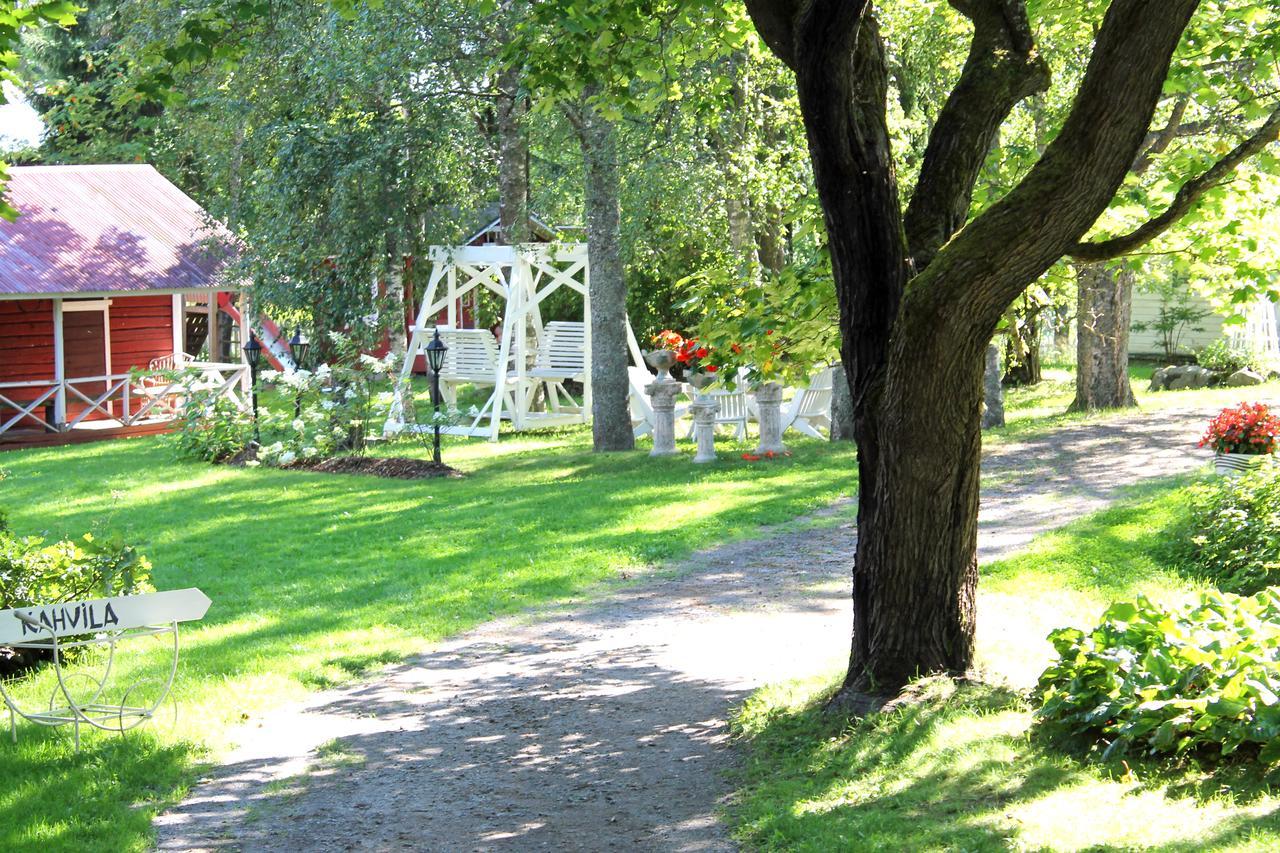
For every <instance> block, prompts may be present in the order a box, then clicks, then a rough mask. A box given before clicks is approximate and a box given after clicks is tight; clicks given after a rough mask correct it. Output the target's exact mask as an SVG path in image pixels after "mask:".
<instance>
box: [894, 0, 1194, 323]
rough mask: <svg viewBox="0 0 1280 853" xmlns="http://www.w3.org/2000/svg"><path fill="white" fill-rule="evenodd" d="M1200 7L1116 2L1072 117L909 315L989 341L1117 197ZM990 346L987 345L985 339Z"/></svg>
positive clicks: (925, 280)
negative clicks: (1022, 296)
mask: <svg viewBox="0 0 1280 853" xmlns="http://www.w3.org/2000/svg"><path fill="white" fill-rule="evenodd" d="M1199 5H1200V0H1111V3H1110V5H1109V6H1108V7H1107V11H1106V14H1105V16H1104V17H1103V21H1102V25H1101V27H1100V28H1099V30H1098V35H1097V37H1096V38H1095V40H1094V47H1093V53H1092V56H1091V57H1090V59H1089V64H1088V67H1087V68H1086V69H1085V74H1084V78H1083V79H1082V80H1081V83H1080V87H1079V89H1078V90H1077V92H1076V97H1075V102H1074V104H1073V105H1072V108H1071V112H1070V114H1069V115H1068V116H1067V119H1066V121H1065V122H1064V123H1063V126H1062V130H1061V132H1059V134H1058V135H1057V137H1056V138H1055V139H1054V140H1053V141H1052V142H1051V143H1050V144H1049V145H1048V146H1047V147H1046V148H1045V152H1044V154H1043V155H1042V156H1041V157H1040V159H1039V160H1038V161H1037V162H1036V164H1035V165H1034V166H1033V167H1032V168H1031V171H1030V172H1028V173H1027V175H1026V177H1024V178H1023V179H1022V180H1021V181H1020V182H1019V183H1018V185H1017V186H1016V187H1014V188H1013V189H1012V190H1011V191H1010V192H1009V193H1008V194H1007V195H1006V196H1005V197H1004V198H1002V199H1001V200H1000V201H998V202H997V203H995V204H994V205H992V206H991V207H990V208H988V209H987V210H986V211H985V212H983V213H982V214H981V215H979V216H978V217H977V218H975V219H974V220H973V221H971V222H969V224H967V225H966V226H965V227H964V228H962V229H961V230H960V231H959V232H958V233H957V234H956V235H955V236H954V237H953V238H952V239H951V240H950V241H949V242H948V243H947V244H946V245H945V246H943V247H942V248H941V249H940V250H939V251H938V253H937V255H935V257H934V259H933V261H932V263H930V264H929V266H928V268H927V269H925V270H924V271H923V272H922V273H920V275H919V276H917V277H916V279H915V280H914V281H913V282H912V284H911V286H910V287H909V288H908V292H907V301H908V302H909V303H911V304H910V305H907V304H904V306H903V311H904V314H905V313H907V312H908V310H910V311H911V312H913V313H918V314H919V315H920V316H934V317H939V318H949V317H951V315H953V313H954V312H955V311H956V310H957V306H959V305H964V306H965V311H964V312H963V314H964V316H962V317H961V316H955V317H954V319H947V320H946V321H945V322H947V323H953V322H954V323H960V324H962V325H964V326H966V327H971V328H976V329H977V330H979V331H981V332H982V333H983V334H987V333H989V332H990V331H991V330H993V329H994V328H995V325H996V323H997V322H998V321H999V319H1000V316H1001V315H1002V313H1003V312H1004V310H1005V308H1006V307H1007V306H1008V304H1009V303H1010V302H1011V301H1012V300H1013V299H1014V298H1015V297H1016V296H1017V295H1018V293H1019V292H1020V291H1021V290H1022V289H1023V288H1025V287H1026V284H1027V282H1030V281H1034V280H1035V279H1036V278H1037V277H1039V276H1040V275H1041V274H1042V273H1044V271H1045V270H1047V269H1048V268H1049V267H1050V266H1052V265H1053V264H1054V263H1055V262H1056V261H1057V260H1059V259H1060V258H1062V257H1063V256H1064V255H1065V254H1067V252H1068V251H1070V249H1071V247H1072V246H1073V245H1075V243H1076V241H1078V240H1079V239H1080V238H1081V237H1082V236H1084V234H1085V233H1087V232H1088V230H1089V229H1090V228H1091V227H1093V224H1094V223H1095V222H1096V221H1097V219H1098V217H1099V216H1100V215H1102V212H1103V211H1104V210H1106V208H1107V205H1108V204H1110V203H1111V200H1112V199H1113V198H1115V194H1116V191H1117V190H1118V189H1119V188H1120V186H1121V184H1122V183H1123V182H1124V179H1125V176H1126V175H1127V174H1128V173H1129V169H1130V167H1131V166H1132V165H1133V162H1134V158H1135V157H1137V154H1138V151H1139V150H1140V149H1141V146H1142V143H1143V140H1144V139H1146V137H1147V132H1148V130H1149V129H1150V127H1151V117H1152V115H1153V114H1154V113H1155V108H1156V105H1157V104H1158V103H1159V101H1160V94H1161V90H1162V88H1163V86H1164V82H1165V78H1166V77H1167V75H1168V72H1169V63H1170V61H1171V58H1172V56H1173V51H1174V49H1175V48H1176V47H1177V45H1178V42H1179V41H1180V40H1181V37H1182V34H1183V32H1184V31H1185V30H1186V28H1187V25H1188V24H1189V22H1190V20H1191V16H1192V15H1193V14H1194V13H1195V11H1196V9H1197V7H1198V6H1199ZM984 340H985V338H984Z"/></svg>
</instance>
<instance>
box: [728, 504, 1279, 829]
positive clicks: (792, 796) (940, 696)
mask: <svg viewBox="0 0 1280 853" xmlns="http://www.w3.org/2000/svg"><path fill="white" fill-rule="evenodd" d="M1182 500H1183V498H1182V487H1181V486H1180V485H1179V484H1177V483H1172V484H1171V483H1165V484H1159V485H1156V486H1150V487H1146V488H1144V489H1143V490H1142V491H1141V492H1139V493H1137V494H1135V496H1134V497H1133V498H1132V499H1131V500H1130V501H1128V502H1126V503H1124V504H1122V505H1118V506H1116V507H1113V508H1111V509H1109V510H1106V511H1104V512H1102V513H1100V514H1098V515H1095V516H1093V517H1091V518H1088V519H1085V520H1083V521H1081V522H1078V523H1076V524H1073V525H1071V526H1070V527H1068V528H1065V529H1064V530H1062V531H1059V532H1056V533H1051V534H1048V535H1046V536H1043V537H1042V538H1040V539H1039V540H1037V542H1036V543H1034V545H1033V546H1032V547H1031V548H1030V549H1029V550H1028V551H1026V552H1024V553H1023V554H1021V555H1019V556H1018V557H1016V558H1013V559H1010V560H1006V561H1004V562H1001V563H998V564H996V565H993V566H991V567H989V568H987V569H985V570H984V573H983V578H982V583H981V592H980V596H981V597H980V605H979V658H980V665H981V666H982V668H983V670H984V673H985V680H986V682H987V684H984V685H967V686H961V687H958V688H957V687H956V686H955V685H954V684H953V683H952V682H950V681H948V680H946V679H932V680H926V681H924V682H921V683H919V684H918V685H916V688H915V692H916V693H917V697H918V700H919V701H917V702H914V703H911V704H909V705H905V706H903V707H901V708H899V709H897V710H894V711H890V712H885V713H881V714H878V715H872V716H870V717H868V718H866V719H864V720H862V721H859V722H856V723H853V724H851V725H850V724H842V723H840V722H838V721H834V720H832V719H829V718H828V717H826V716H825V715H824V714H823V713H822V712H821V711H820V710H819V708H820V705H821V702H822V700H823V698H824V697H825V696H826V695H827V694H828V692H829V691H830V690H831V689H832V687H833V685H834V684H835V682H836V678H837V676H836V674H834V673H833V674H832V675H830V676H828V677H825V678H822V679H817V680H814V681H809V682H799V683H791V684H783V685H777V686H773V687H770V688H767V689H765V690H763V691H760V692H759V693H757V694H756V695H754V696H753V697H751V699H750V700H749V701H748V702H746V703H745V705H744V707H743V708H742V709H741V710H740V711H739V712H738V714H737V715H736V718H735V720H734V723H733V725H734V728H735V731H736V733H737V736H738V737H739V738H741V739H742V740H743V741H745V743H744V747H745V753H746V756H747V760H746V762H745V765H744V768H743V770H742V771H741V778H740V780H739V782H740V786H741V788H740V792H739V800H738V802H737V804H736V805H735V806H734V807H733V809H732V818H733V821H734V823H735V826H736V832H737V834H738V837H739V838H740V840H742V841H743V842H745V843H746V845H747V846H749V847H752V848H761V849H770V850H784V849H785V850H814V851H817V850H824V851H825V850H841V849H842V850H859V851H862V850H912V851H917V850H956V851H960V850H964V851H979V850H993V851H994V850H1010V849H1014V850H1097V851H1101V850H1132V849H1144V848H1153V849H1160V850H1172V851H1179V850H1186V851H1191V850H1197V851H1198V850H1274V849H1277V847H1280V797H1277V796H1275V795H1273V794H1272V793H1271V791H1270V784H1273V783H1274V782H1275V780H1274V779H1268V778H1265V777H1263V776H1262V775H1261V774H1260V773H1259V772H1257V771H1256V770H1254V769H1252V768H1249V767H1247V766H1241V765H1237V766H1234V767H1228V768H1227V769H1226V770H1223V771H1219V772H1218V773H1216V774H1210V773H1207V772H1200V771H1197V770H1196V769H1195V768H1194V767H1178V768H1170V767H1167V766H1163V767H1162V766H1158V765H1155V764H1150V763H1145V762H1142V761H1136V760H1134V759H1130V760H1129V766H1128V768H1127V770H1126V767H1125V766H1124V765H1121V764H1117V765H1115V766H1110V767H1102V766H1097V765H1090V764H1086V763H1083V762H1081V761H1080V760H1078V757H1077V756H1075V755H1072V754H1070V753H1068V752H1066V751H1064V750H1062V749H1060V748H1054V747H1053V746H1050V745H1048V744H1045V743H1042V742H1041V741H1040V740H1039V739H1038V738H1033V737H1032V736H1031V732H1030V729H1031V720H1032V718H1031V706H1030V705H1029V703H1028V701H1027V698H1026V696H1027V692H1026V689H1025V687H1026V685H1027V684H1029V683H1030V682H1032V681H1034V678H1035V676H1036V674H1038V672H1039V670H1040V669H1041V668H1043V666H1044V665H1045V664H1046V663H1047V662H1048V659H1049V656H1050V654H1051V649H1050V647H1049V644H1048V643H1047V642H1046V641H1045V640H1044V637H1045V635H1046V634H1047V633H1048V632H1049V630H1051V629H1052V628H1055V627H1059V626H1061V625H1066V624H1073V625H1078V626H1081V627H1089V626H1091V625H1092V624H1094V623H1095V622H1096V620H1097V618H1098V617H1099V616H1100V615H1101V613H1102V611H1103V609H1104V608H1105V607H1106V605H1107V604H1108V603H1109V602H1111V601H1114V600H1116V599H1121V598H1129V597H1131V596H1133V595H1135V594H1137V593H1144V594H1146V595H1149V596H1151V597H1153V598H1155V599H1159V600H1173V599H1178V598H1181V597H1183V596H1186V595H1188V594H1189V593H1190V592H1191V591H1193V590H1194V588H1195V586H1194V584H1193V583H1192V582H1191V581H1188V580H1187V579H1186V578H1184V577H1183V576H1181V575H1180V574H1178V573H1177V572H1176V571H1174V570H1173V569H1172V568H1171V567H1170V566H1169V565H1168V560H1167V557H1166V553H1167V552H1166V550H1165V549H1166V547H1167V543H1168V540H1169V538H1170V531H1171V528H1172V527H1173V526H1174V525H1176V524H1177V523H1178V519H1179V508H1180V506H1181V504H1182ZM993 685H994V686H993Z"/></svg>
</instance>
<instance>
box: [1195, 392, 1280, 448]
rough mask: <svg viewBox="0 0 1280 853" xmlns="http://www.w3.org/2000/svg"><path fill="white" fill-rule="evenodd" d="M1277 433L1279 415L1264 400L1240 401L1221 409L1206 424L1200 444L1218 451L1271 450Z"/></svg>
mask: <svg viewBox="0 0 1280 853" xmlns="http://www.w3.org/2000/svg"><path fill="white" fill-rule="evenodd" d="M1278 434H1280V417H1276V416H1275V415H1273V414H1271V412H1270V411H1269V410H1268V409H1267V406H1266V405H1265V404H1264V403H1241V404H1240V405H1239V406H1236V407H1235V408H1230V409H1223V410H1222V411H1221V412H1220V413H1219V414H1218V416H1217V417H1216V418H1214V419H1213V420H1212V421H1211V422H1210V423H1209V429H1208V431H1206V432H1205V434H1204V437H1203V438H1201V439H1200V445H1199V446H1200V447H1204V446H1205V445H1211V446H1212V447H1213V449H1214V450H1215V451H1217V452H1218V453H1254V454H1264V453H1273V452H1274V451H1275V449H1276V437H1277V435H1278Z"/></svg>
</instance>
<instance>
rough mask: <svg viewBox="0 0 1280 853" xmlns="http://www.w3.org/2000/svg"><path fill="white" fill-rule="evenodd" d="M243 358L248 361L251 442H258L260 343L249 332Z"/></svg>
mask: <svg viewBox="0 0 1280 853" xmlns="http://www.w3.org/2000/svg"><path fill="white" fill-rule="evenodd" d="M244 356H245V360H246V361H248V362H249V384H250V395H251V397H252V399H253V443H254V444H260V443H261V436H259V435H258V365H259V364H261V363H262V344H260V343H258V336H257V335H255V334H253V333H252V332H250V333H249V342H248V343H247V344H245V345H244Z"/></svg>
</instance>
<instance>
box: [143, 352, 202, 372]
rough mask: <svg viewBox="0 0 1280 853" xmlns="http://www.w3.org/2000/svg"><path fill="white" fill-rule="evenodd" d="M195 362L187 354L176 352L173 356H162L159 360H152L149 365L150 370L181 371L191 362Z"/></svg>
mask: <svg viewBox="0 0 1280 853" xmlns="http://www.w3.org/2000/svg"><path fill="white" fill-rule="evenodd" d="M193 361H195V359H193V358H192V357H191V356H189V355H187V354H186V353H185V352H175V353H174V354H173V355H162V356H160V357H159V358H153V359H151V362H150V363H149V364H148V365H147V369H148V370H181V369H182V368H184V367H186V366H187V365H188V364H190V363H191V362H193Z"/></svg>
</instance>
